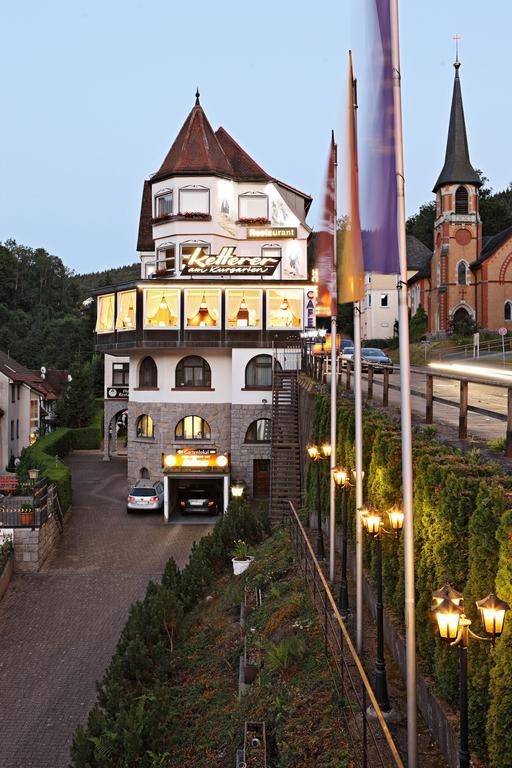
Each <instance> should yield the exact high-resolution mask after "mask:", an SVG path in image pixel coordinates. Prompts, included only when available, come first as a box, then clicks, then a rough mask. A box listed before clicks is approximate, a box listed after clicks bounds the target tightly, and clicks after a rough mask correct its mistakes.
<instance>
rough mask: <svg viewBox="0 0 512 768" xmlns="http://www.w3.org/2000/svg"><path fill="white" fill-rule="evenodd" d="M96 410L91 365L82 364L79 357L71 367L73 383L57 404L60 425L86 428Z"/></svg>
mask: <svg viewBox="0 0 512 768" xmlns="http://www.w3.org/2000/svg"><path fill="white" fill-rule="evenodd" d="M94 410H95V400H94V393H93V388H92V377H91V364H90V363H89V362H85V363H84V362H81V361H80V357H79V356H78V355H77V357H76V358H75V362H74V363H73V366H72V367H71V381H70V382H69V384H68V385H67V387H66V389H65V390H64V393H63V394H62V395H61V397H60V399H59V400H58V402H57V419H58V422H59V425H61V426H67V427H85V426H87V424H89V422H90V421H91V419H92V417H93V415H94Z"/></svg>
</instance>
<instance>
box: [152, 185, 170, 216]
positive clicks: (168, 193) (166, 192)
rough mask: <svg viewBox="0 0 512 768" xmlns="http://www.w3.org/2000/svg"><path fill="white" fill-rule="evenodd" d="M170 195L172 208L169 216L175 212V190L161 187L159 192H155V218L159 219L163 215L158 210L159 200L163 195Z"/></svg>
mask: <svg viewBox="0 0 512 768" xmlns="http://www.w3.org/2000/svg"><path fill="white" fill-rule="evenodd" d="M169 195H170V197H171V210H170V211H169V213H167V214H166V215H167V216H172V215H173V213H174V191H173V190H172V189H161V190H160V191H159V192H157V193H156V194H155V210H154V214H155V215H154V218H155V219H157V218H158V217H159V215H161V214H159V211H158V207H159V201H160V200H161V199H162V198H163V197H167V196H169Z"/></svg>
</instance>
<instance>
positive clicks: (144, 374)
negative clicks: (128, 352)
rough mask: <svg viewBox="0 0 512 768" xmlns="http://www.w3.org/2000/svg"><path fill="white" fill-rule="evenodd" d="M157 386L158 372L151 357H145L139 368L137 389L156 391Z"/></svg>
mask: <svg viewBox="0 0 512 768" xmlns="http://www.w3.org/2000/svg"><path fill="white" fill-rule="evenodd" d="M157 386H158V371H157V368H156V363H155V361H154V360H153V358H152V357H145V358H144V360H143V361H142V363H141V364H140V368H139V387H144V388H147V389H156V388H157Z"/></svg>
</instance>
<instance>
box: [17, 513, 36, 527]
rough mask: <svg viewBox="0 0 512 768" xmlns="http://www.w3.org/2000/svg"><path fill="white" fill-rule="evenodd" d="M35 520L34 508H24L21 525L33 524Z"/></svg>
mask: <svg viewBox="0 0 512 768" xmlns="http://www.w3.org/2000/svg"><path fill="white" fill-rule="evenodd" d="M33 520H34V512H33V510H30V511H28V510H22V511H21V512H20V523H21V525H32V522H33Z"/></svg>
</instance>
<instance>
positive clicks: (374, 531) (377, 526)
mask: <svg viewBox="0 0 512 768" xmlns="http://www.w3.org/2000/svg"><path fill="white" fill-rule="evenodd" d="M359 513H360V515H361V519H362V523H363V525H364V527H365V529H366V531H367V532H368V533H369V534H370V535H371V536H373V538H374V539H375V570H376V575H377V602H376V614H377V616H376V618H377V657H376V660H375V698H376V699H377V703H378V705H379V707H380V708H381V710H382V712H389V711H390V710H391V705H390V703H389V696H388V684H387V678H386V660H385V658H384V600H383V594H382V536H383V534H386V533H387V534H389V533H391V535H394V536H396V537H398V534H399V533H400V531H401V530H402V528H403V524H404V514H403V512H402V510H401V509H400V508H399V507H396V506H395V507H391V509H389V510H388V513H387V514H388V517H389V523H390V526H391V532H390V531H388V530H386V528H385V526H384V520H383V518H382V515H381V513H380V512H379V510H377V509H375V507H370V506H368V507H364V508H362V509H360V510H359Z"/></svg>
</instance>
